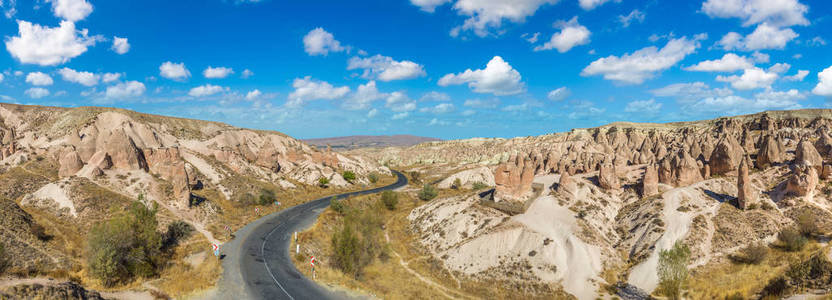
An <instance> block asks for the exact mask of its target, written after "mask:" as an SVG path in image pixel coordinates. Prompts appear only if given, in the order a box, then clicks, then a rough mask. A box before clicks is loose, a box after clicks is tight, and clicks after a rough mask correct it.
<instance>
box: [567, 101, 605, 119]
mask: <svg viewBox="0 0 832 300" xmlns="http://www.w3.org/2000/svg"><path fill="white" fill-rule="evenodd" d="M570 106H571V108H572V109H573V111H572V112H571V113H569V115H568V116H567V117H568V118H569V119H572V120H585V119H597V118H598V117H599V116H600V115H602V114H603V113H604V112H605V111H606V109H603V108H598V107H595V103H592V102H589V101H575V102H574V103H572V104H571V105H570Z"/></svg>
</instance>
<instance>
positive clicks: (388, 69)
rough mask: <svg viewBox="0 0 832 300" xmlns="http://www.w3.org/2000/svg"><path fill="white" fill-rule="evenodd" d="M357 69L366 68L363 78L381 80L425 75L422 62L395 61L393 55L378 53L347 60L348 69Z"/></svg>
mask: <svg viewBox="0 0 832 300" xmlns="http://www.w3.org/2000/svg"><path fill="white" fill-rule="evenodd" d="M355 69H363V70H364V74H363V75H361V76H362V77H363V78H367V79H378V80H381V81H392V80H402V79H413V78H416V77H421V76H425V68H424V66H422V65H420V64H417V63H415V62H412V61H409V60H405V61H395V60H393V58H391V57H388V56H381V55H378V54H376V55H375V56H371V57H366V58H362V57H357V56H354V57H352V58H350V59H349V61H348V62H347V70H355Z"/></svg>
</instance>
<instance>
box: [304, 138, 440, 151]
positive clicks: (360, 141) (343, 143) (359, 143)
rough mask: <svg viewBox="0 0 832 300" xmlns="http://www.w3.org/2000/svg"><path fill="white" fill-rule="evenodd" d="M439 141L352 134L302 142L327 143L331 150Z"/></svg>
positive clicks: (318, 145)
mask: <svg viewBox="0 0 832 300" xmlns="http://www.w3.org/2000/svg"><path fill="white" fill-rule="evenodd" d="M435 141H441V140H440V139H437V138H431V137H423V136H415V135H352V136H340V137H331V138H321V139H307V140H303V142H305V143H307V144H309V145H313V146H317V147H318V148H324V147H326V146H327V145H329V146H331V147H332V149H333V150H350V149H356V148H375V147H379V148H380V147H397V146H401V147H408V146H413V145H416V144H420V143H424V142H435Z"/></svg>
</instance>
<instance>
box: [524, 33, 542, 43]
mask: <svg viewBox="0 0 832 300" xmlns="http://www.w3.org/2000/svg"><path fill="white" fill-rule="evenodd" d="M520 37H521V38H523V39H524V40H526V41H527V42H529V43H530V44H534V43H537V40H538V38H540V32H535V33H534V34H529V33H524V34H522V35H520Z"/></svg>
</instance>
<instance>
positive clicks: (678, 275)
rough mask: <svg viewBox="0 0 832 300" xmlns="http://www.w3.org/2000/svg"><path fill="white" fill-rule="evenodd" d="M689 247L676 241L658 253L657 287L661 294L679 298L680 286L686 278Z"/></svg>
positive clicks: (670, 297)
mask: <svg viewBox="0 0 832 300" xmlns="http://www.w3.org/2000/svg"><path fill="white" fill-rule="evenodd" d="M689 260H690V249H689V248H688V246H687V245H685V244H683V243H681V242H676V244H674V245H673V248H671V249H668V250H662V251H661V252H660V253H659V267H658V273H659V287H658V290H659V292H661V294H662V295H664V296H667V297H668V298H669V299H680V297H681V293H682V286H683V285H684V284H685V282H686V281H687V279H688V262H689Z"/></svg>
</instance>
